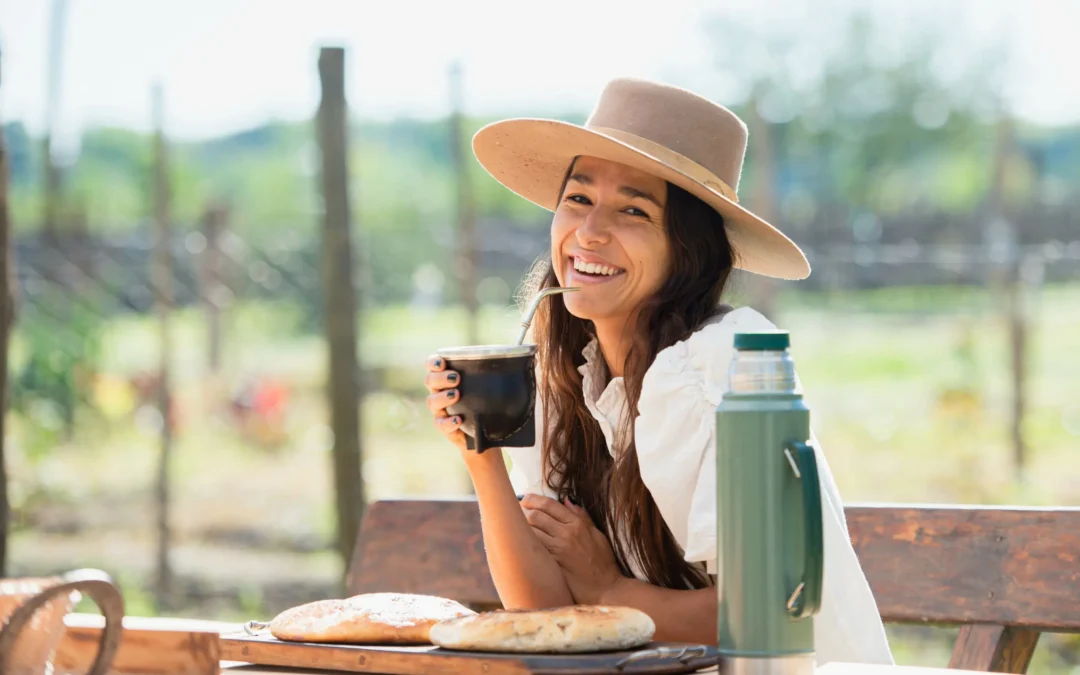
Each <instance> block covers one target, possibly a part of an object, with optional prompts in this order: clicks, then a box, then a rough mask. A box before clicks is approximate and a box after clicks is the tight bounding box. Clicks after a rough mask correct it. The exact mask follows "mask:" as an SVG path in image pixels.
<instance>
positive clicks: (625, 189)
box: [567, 173, 664, 209]
mask: <svg viewBox="0 0 1080 675" xmlns="http://www.w3.org/2000/svg"><path fill="white" fill-rule="evenodd" d="M570 181H574V182H575V183H581V184H582V185H593V184H595V182H596V181H594V180H593V179H592V176H590V175H588V174H585V173H575V174H573V175H571V176H570V178H569V179H568V180H567V182H570ZM619 194H622V195H626V196H627V197H632V198H634V199H644V200H645V201H649V202H652V203H653V204H655V205H656V208H658V209H662V208H664V205H663V204H661V203H660V200H659V199H657V198H656V197H654V196H653V195H652V193H649V192H645V191H644V190H639V189H637V188H635V187H630V186H629V185H620V186H619Z"/></svg>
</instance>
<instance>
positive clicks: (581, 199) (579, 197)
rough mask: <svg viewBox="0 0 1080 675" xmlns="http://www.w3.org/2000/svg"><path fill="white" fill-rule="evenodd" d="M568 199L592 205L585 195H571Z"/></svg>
mask: <svg viewBox="0 0 1080 675" xmlns="http://www.w3.org/2000/svg"><path fill="white" fill-rule="evenodd" d="M567 199H568V200H569V201H572V202H576V203H578V204H592V202H590V201H589V198H588V197H586V196H585V195H570V196H569V197H567Z"/></svg>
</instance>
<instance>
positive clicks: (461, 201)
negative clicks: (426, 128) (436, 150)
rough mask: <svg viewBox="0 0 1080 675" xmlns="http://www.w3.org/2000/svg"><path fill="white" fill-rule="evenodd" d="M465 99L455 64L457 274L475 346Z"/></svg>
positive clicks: (475, 267) (452, 81)
mask: <svg viewBox="0 0 1080 675" xmlns="http://www.w3.org/2000/svg"><path fill="white" fill-rule="evenodd" d="M463 98H464V93H463V91H462V85H461V65H460V64H458V63H454V64H453V65H452V66H451V67H450V105H451V111H450V154H451V156H452V157H453V162H454V176H455V177H456V185H457V258H456V262H455V265H454V272H455V273H456V274H457V275H458V279H459V281H460V285H459V288H460V291H461V303H462V305H463V306H464V307H465V322H466V323H465V340H466V342H465V344H470V345H474V344H478V341H479V339H480V336H479V327H478V326H477V312H478V309H479V308H478V300H477V297H476V277H477V271H478V265H477V259H476V258H477V255H476V206H475V204H474V201H473V193H472V186H471V183H470V182H469V161H468V151H467V150H466V149H465V124H464V120H463V115H464V113H463V111H462V108H463V107H464V105H463V101H462V99H463Z"/></svg>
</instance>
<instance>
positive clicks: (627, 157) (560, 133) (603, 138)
mask: <svg viewBox="0 0 1080 675" xmlns="http://www.w3.org/2000/svg"><path fill="white" fill-rule="evenodd" d="M473 152H474V153H475V155H476V158H477V160H478V161H479V162H480V164H481V165H482V166H483V167H484V168H485V169H486V170H487V171H488V173H490V174H491V175H492V176H493V177H494V178H495V180H497V181H499V182H500V183H502V184H503V185H504V186H506V187H507V188H509V189H510V190H511V191H513V192H515V193H517V194H518V195H520V196H522V197H524V198H525V199H527V200H529V201H530V202H532V203H534V204H536V205H537V206H541V207H543V208H545V209H547V210H549V211H554V210H555V208H556V207H557V206H558V202H559V196H560V195H559V190H560V189H561V188H562V181H563V179H564V178H565V176H566V171H567V170H568V169H569V168H570V162H571V161H573V159H574V158H575V157H577V156H579V155H586V156H590V157H598V158H600V159H606V160H608V161H612V162H618V163H620V164H625V165H626V166H630V167H633V168H635V169H640V170H642V171H645V172H647V173H649V174H652V175H654V176H657V177H658V178H662V179H664V180H666V181H668V182H670V183H673V184H675V185H678V186H679V187H681V188H682V189H684V190H686V191H687V192H689V193H691V194H693V195H694V196H696V197H697V198H699V199H701V200H702V201H704V202H705V203H706V204H708V205H709V206H711V207H713V208H714V209H716V210H717V211H718V212H719V213H720V215H721V216H723V217H724V223H725V225H726V227H727V229H728V239H729V240H730V241H731V245H732V247H733V248H734V249H735V254H736V256H735V257H736V264H735V266H736V267H737V268H739V269H743V270H746V271H748V272H753V273H755V274H761V275H764V276H768V277H774V278H777V279H805V278H806V277H808V276H810V264H809V263H808V262H807V260H806V256H805V255H804V254H803V252H802V250H801V249H800V248H799V247H798V246H797V245H796V244H795V242H793V241H791V239H789V238H788V237H787V235H785V234H784V233H783V232H781V231H780V230H778V229H776V228H775V227H773V226H772V225H770V224H769V223H768V222H766V221H765V220H763V219H762V218H760V217H758V216H757V215H755V214H754V213H752V212H750V211H748V210H746V209H745V208H743V207H742V206H740V205H739V204H738V203H737V202H734V201H732V200H730V199H728V198H727V197H725V196H724V195H722V194H720V192H718V191H717V190H715V189H713V188H711V187H709V186H707V185H704V184H702V183H701V182H699V181H697V180H695V179H693V178H691V177H689V176H687V175H686V174H684V173H682V172H680V171H679V170H678V169H676V168H675V166H673V164H675V163H676V162H675V161H674V158H672V159H669V160H667V161H665V159H664V158H663V157H657V156H654V154H650V153H648V152H646V151H644V150H642V149H640V148H637V147H635V146H633V145H630V144H629V143H625V142H623V141H621V140H618V139H616V138H613V137H611V136H608V135H605V134H604V133H603V132H602V131H599V130H595V129H589V128H587V127H583V126H578V125H576V124H570V123H568V122H561V121H559V120H547V119H530V118H521V119H510V120H503V121H500V122H495V123H493V124H489V125H487V126H485V127H484V128H482V129H480V131H478V132H477V133H476V135H475V136H474V137H473ZM672 154H674V153H672Z"/></svg>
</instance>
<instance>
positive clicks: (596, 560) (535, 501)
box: [521, 494, 624, 605]
mask: <svg viewBox="0 0 1080 675" xmlns="http://www.w3.org/2000/svg"><path fill="white" fill-rule="evenodd" d="M521 506H522V508H524V509H525V520H527V521H528V522H529V525H531V526H532V529H533V533H535V534H536V537H537V538H538V539H539V540H540V543H542V544H543V545H544V548H546V549H547V550H548V551H550V552H551V555H552V556H553V557H554V558H555V561H556V562H558V563H559V567H561V568H562V570H563V576H564V577H565V578H566V585H567V586H568V587H569V588H570V594H571V595H573V596H574V601H575V602H577V603H578V604H583V605H595V604H599V603H600V598H602V597H603V595H604V593H606V592H607V591H609V590H610V589H611V588H613V587H614V586H615V585H616V584H618V583H619V582H620V581H622V580H623V579H624V577H623V575H622V572H621V571H620V570H619V566H618V564H617V563H616V562H615V553H614V552H613V551H612V549H611V543H610V542H609V541H608V540H607V537H605V536H604V534H603V533H602V532H600V530H598V529H596V526H595V525H593V522H592V519H591V518H589V514H588V513H586V511H585V509H583V508H581V507H580V506H577V505H576V504H572V503H571V502H569V501H567V502H565V503H561V502H558V501H556V500H554V499H550V498H548V497H543V496H540V495H535V494H527V495H525V497H524V498H523V499H522V500H521Z"/></svg>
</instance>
